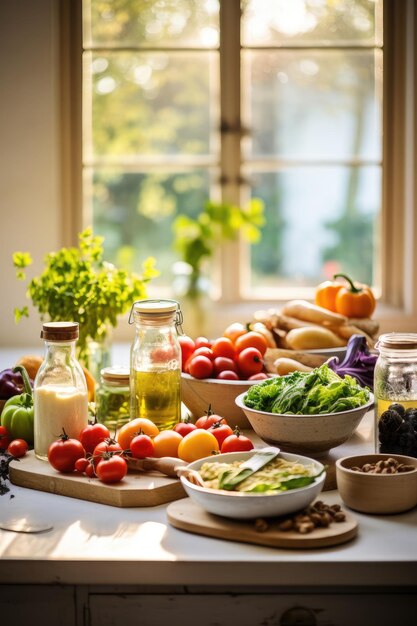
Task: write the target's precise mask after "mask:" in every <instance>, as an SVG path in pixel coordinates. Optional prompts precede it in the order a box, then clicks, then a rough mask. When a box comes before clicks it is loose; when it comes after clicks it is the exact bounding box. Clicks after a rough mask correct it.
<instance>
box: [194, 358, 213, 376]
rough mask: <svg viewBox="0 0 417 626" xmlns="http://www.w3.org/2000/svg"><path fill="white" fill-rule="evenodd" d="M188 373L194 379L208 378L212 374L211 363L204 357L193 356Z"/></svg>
mask: <svg viewBox="0 0 417 626" xmlns="http://www.w3.org/2000/svg"><path fill="white" fill-rule="evenodd" d="M189 372H190V374H191V376H194V378H210V376H211V375H212V374H213V363H212V362H211V361H210V359H208V358H207V357H206V356H193V357H192V359H191V361H190V365H189Z"/></svg>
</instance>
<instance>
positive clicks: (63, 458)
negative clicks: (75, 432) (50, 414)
mask: <svg viewBox="0 0 417 626" xmlns="http://www.w3.org/2000/svg"><path fill="white" fill-rule="evenodd" d="M82 457H85V450H84V448H83V446H82V443H81V442H80V441H78V439H70V438H69V437H68V435H67V434H66V433H65V432H63V433H62V435H60V437H59V439H58V440H57V441H54V442H53V443H51V445H50V446H49V450H48V461H49V463H50V464H51V465H52V467H53V468H54V469H56V470H58V472H64V473H66V472H73V471H74V469H75V462H76V460H77V459H81V458H82Z"/></svg>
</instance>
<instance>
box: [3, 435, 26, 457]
mask: <svg viewBox="0 0 417 626" xmlns="http://www.w3.org/2000/svg"><path fill="white" fill-rule="evenodd" d="M28 450H29V445H28V443H27V442H26V441H25V440H24V439H13V441H12V442H11V443H9V447H8V448H7V452H8V453H9V454H11V455H12V456H14V457H16V458H17V459H20V457H22V456H25V454H26V452H27V451H28Z"/></svg>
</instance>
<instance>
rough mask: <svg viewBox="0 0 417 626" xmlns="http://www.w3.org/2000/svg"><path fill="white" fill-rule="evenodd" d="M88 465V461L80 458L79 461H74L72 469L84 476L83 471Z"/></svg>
mask: <svg viewBox="0 0 417 626" xmlns="http://www.w3.org/2000/svg"><path fill="white" fill-rule="evenodd" d="M89 465H90V461H89V460H88V459H86V458H85V457H81V458H80V459H77V460H76V461H75V466H74V469H75V471H76V472H79V473H80V474H84V473H85V470H86V469H87V467H88V466H89Z"/></svg>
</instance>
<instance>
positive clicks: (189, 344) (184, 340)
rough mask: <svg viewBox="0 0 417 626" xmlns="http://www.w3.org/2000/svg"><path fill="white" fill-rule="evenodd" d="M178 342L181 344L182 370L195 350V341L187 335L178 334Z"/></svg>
mask: <svg viewBox="0 0 417 626" xmlns="http://www.w3.org/2000/svg"><path fill="white" fill-rule="evenodd" d="M178 342H179V344H180V346H181V368H182V371H184V366H185V364H186V362H187V360H188V359H189V357H190V356H191V355H192V353H193V352H194V350H195V343H194V341H193V340H192V339H191V337H188V335H180V336H179V337H178Z"/></svg>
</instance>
